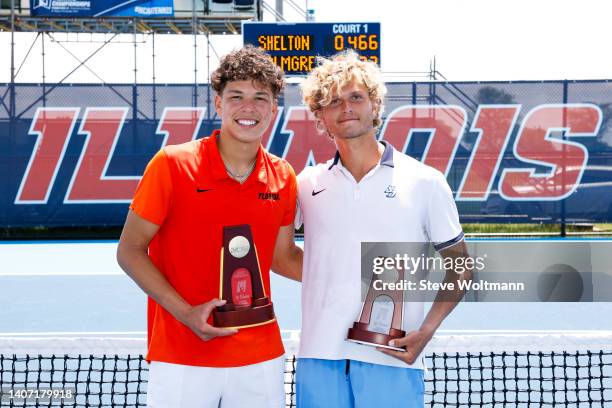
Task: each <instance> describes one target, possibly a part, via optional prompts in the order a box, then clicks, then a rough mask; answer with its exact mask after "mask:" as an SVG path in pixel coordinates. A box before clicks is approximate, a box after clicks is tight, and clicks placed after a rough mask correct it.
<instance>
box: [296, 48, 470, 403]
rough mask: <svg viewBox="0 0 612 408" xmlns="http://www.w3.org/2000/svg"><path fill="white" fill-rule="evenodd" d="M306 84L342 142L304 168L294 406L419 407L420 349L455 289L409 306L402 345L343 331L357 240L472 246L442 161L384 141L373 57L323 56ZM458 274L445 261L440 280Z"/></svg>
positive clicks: (355, 275)
mask: <svg viewBox="0 0 612 408" xmlns="http://www.w3.org/2000/svg"><path fill="white" fill-rule="evenodd" d="M302 91H303V95H304V101H305V103H306V104H307V105H308V107H309V108H310V110H311V111H312V112H313V113H314V114H315V117H316V120H317V127H318V128H319V129H320V130H321V131H322V132H323V133H325V134H327V135H328V136H329V137H330V138H332V139H333V141H334V142H335V144H336V147H337V149H338V151H337V153H336V155H335V157H334V158H333V159H331V160H329V161H328V162H327V163H323V164H319V165H317V166H314V167H309V168H306V169H304V171H303V172H302V173H301V174H300V175H299V176H298V200H299V212H298V216H297V218H296V224H297V225H298V226H299V225H300V224H301V223H303V224H304V238H305V239H304V265H303V276H302V282H303V287H302V335H301V342H300V353H299V361H298V365H297V406H298V407H299V408H315V407H339V408H342V407H365V408H368V407H423V405H424V382H423V363H422V359H421V358H420V356H421V353H422V351H423V349H424V347H425V345H426V344H427V343H428V342H429V340H430V339H431V338H432V337H433V335H434V333H435V331H436V329H437V328H438V327H439V325H440V324H441V322H442V320H443V319H444V318H445V317H446V316H447V315H448V314H449V313H450V311H451V310H452V309H453V308H454V307H455V305H456V304H457V302H458V301H459V300H460V299H461V297H462V295H463V294H462V293H461V292H460V291H459V290H457V293H452V294H450V296H449V294H448V293H446V294H445V297H444V300H445V301H444V302H441V301H437V302H434V304H433V306H432V308H431V309H430V311H429V312H428V313H427V316H426V317H425V311H424V308H423V304H422V303H410V304H409V306H410V307H405V308H404V309H405V310H406V311H407V312H405V315H404V319H403V320H404V324H403V330H405V331H406V333H407V334H406V336H405V337H403V338H401V339H397V340H395V341H394V344H391V345H392V346H396V347H405V349H406V351H395V350H390V349H384V348H375V347H371V346H365V345H361V344H356V343H353V342H349V341H347V340H346V338H347V331H348V329H349V328H350V327H352V325H353V322H355V321H356V320H358V318H359V314H360V311H361V308H362V305H363V302H362V296H361V266H360V260H361V256H360V251H361V246H360V245H361V242H432V243H434V245H435V248H436V249H437V250H438V251H440V252H441V254H442V255H443V256H444V257H448V256H452V257H456V256H460V255H464V254H465V244H464V242H463V232H462V230H461V225H460V224H459V218H458V214H457V209H456V206H455V203H454V201H453V197H452V193H451V190H450V188H449V186H448V184H447V182H446V179H445V178H444V175H442V174H441V173H440V172H438V171H437V170H434V169H433V168H431V167H428V166H426V165H424V164H422V163H420V162H419V161H417V160H415V159H413V158H410V157H408V156H406V155H405V154H403V153H401V152H398V151H397V150H395V149H394V148H393V147H392V146H391V145H389V144H387V143H384V142H379V141H377V139H376V133H377V129H378V127H379V126H380V124H381V114H382V110H383V100H384V97H385V94H386V88H385V86H384V83H383V81H382V78H381V75H380V70H379V69H378V67H377V66H376V65H375V64H374V63H372V62H363V61H361V60H360V59H359V57H358V55H357V54H356V53H354V52H346V53H342V54H338V55H336V56H334V57H332V58H331V59H323V60H322V61H321V65H319V66H318V67H317V68H316V69H315V70H313V71H312V72H311V73H310V75H309V76H308V77H307V78H306V80H305V81H304V83H303V84H302ZM462 278H465V279H469V278H470V273H466V274H464V275H463V277H460V276H459V275H457V274H455V273H454V272H453V271H447V275H446V278H445V279H446V280H450V281H457V280H458V279H462ZM456 286H457V285H456ZM436 299H438V298H436Z"/></svg>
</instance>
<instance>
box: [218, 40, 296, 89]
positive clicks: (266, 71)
mask: <svg viewBox="0 0 612 408" xmlns="http://www.w3.org/2000/svg"><path fill="white" fill-rule="evenodd" d="M244 80H252V81H255V82H257V83H259V84H261V85H263V86H266V87H270V89H271V90H272V95H274V97H275V98H276V97H278V94H280V92H281V91H282V89H283V88H284V87H285V73H284V72H283V70H282V69H280V68H279V67H278V65H276V64H275V63H274V61H273V60H272V57H270V56H269V55H268V54H266V52H265V51H263V50H262V49H260V48H255V47H253V46H252V45H247V46H245V47H242V48H240V49H237V50H234V51H232V52H230V53H229V54H227V55H225V56H223V58H221V62H220V64H219V68H217V69H216V70H215V71H214V72H213V73H212V75H211V77H210V83H211V85H212V87H213V89H214V90H215V92H217V93H218V94H219V95H221V93H222V92H223V90H224V89H225V86H226V85H227V83H228V82H231V81H244Z"/></svg>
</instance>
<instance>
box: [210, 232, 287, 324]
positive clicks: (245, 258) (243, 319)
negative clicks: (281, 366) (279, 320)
mask: <svg viewBox="0 0 612 408" xmlns="http://www.w3.org/2000/svg"><path fill="white" fill-rule="evenodd" d="M220 273H221V279H220V282H221V284H220V289H219V290H220V293H219V298H220V299H224V300H226V301H227V303H225V304H224V305H223V306H219V307H217V308H215V310H213V325H214V326H216V327H225V328H246V327H253V326H260V325H263V324H267V323H271V322H273V321H274V320H275V319H276V318H275V316H274V308H273V306H272V302H271V301H270V298H269V297H268V296H267V295H266V290H265V288H264V285H263V280H262V277H261V269H260V267H259V259H258V257H257V248H256V247H255V243H254V241H253V235H252V234H251V227H250V226H249V225H248V224H243V225H234V226H228V227H223V247H222V248H221V271H220Z"/></svg>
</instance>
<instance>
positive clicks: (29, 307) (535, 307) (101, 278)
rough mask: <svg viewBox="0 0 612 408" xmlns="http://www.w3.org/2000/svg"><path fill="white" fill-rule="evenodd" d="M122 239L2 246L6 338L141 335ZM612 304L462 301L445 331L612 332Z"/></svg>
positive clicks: (283, 302)
mask: <svg viewBox="0 0 612 408" xmlns="http://www.w3.org/2000/svg"><path fill="white" fill-rule="evenodd" d="M116 246H117V242H116V241H71V242H32V243H2V244H0V259H2V264H1V265H0V333H4V334H6V333H11V334H20V333H24V334H25V333H39V334H41V335H48V334H50V333H53V334H57V335H67V336H80V335H89V334H91V335H98V336H100V335H110V334H114V335H117V334H125V335H131V334H143V333H144V331H145V330H146V297H145V295H144V294H143V292H142V291H141V290H140V289H139V288H138V287H137V286H136V285H135V284H134V283H133V282H132V281H131V280H130V279H129V278H128V277H127V276H126V275H125V274H124V273H123V271H121V269H120V268H119V266H118V265H117V264H116V262H115V250H116ZM272 296H273V301H274V305H275V311H276V313H277V316H278V320H279V323H280V325H281V328H282V329H285V330H297V329H299V328H300V307H301V305H300V285H299V284H298V283H296V282H292V281H289V280H287V279H284V278H282V277H280V276H277V275H275V274H273V275H272ZM611 315H612V303H549V304H545V303H537V304H536V303H462V304H460V305H459V306H458V307H457V308H456V309H455V311H454V312H453V313H452V314H451V315H450V316H449V317H448V318H447V320H446V321H445V322H444V324H443V326H442V327H441V329H442V330H449V331H465V332H472V331H474V332H480V331H485V332H491V331H515V330H519V331H541V330H546V331H556V330H558V331H561V332H564V331H570V330H611V329H612V321H611V320H610V316H611Z"/></svg>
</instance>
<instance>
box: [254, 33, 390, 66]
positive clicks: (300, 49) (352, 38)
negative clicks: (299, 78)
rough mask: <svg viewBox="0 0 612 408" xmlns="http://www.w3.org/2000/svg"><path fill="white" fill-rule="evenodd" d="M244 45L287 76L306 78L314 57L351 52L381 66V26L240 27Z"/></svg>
mask: <svg viewBox="0 0 612 408" xmlns="http://www.w3.org/2000/svg"><path fill="white" fill-rule="evenodd" d="M242 39H243V43H244V45H246V44H251V45H254V46H256V47H259V48H262V49H264V50H266V51H267V52H268V54H270V55H271V56H272V59H273V60H274V62H276V64H277V65H278V66H280V67H281V68H282V69H283V70H284V71H285V74H287V75H305V74H307V73H308V72H309V71H310V70H312V69H313V68H314V67H315V66H316V57H317V56H323V57H329V56H331V55H333V54H336V53H338V52H341V51H344V50H347V49H354V50H355V51H357V53H359V55H360V57H361V58H362V59H363V60H370V61H374V62H375V63H377V64H379V65H380V23H258V22H243V23H242Z"/></svg>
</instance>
